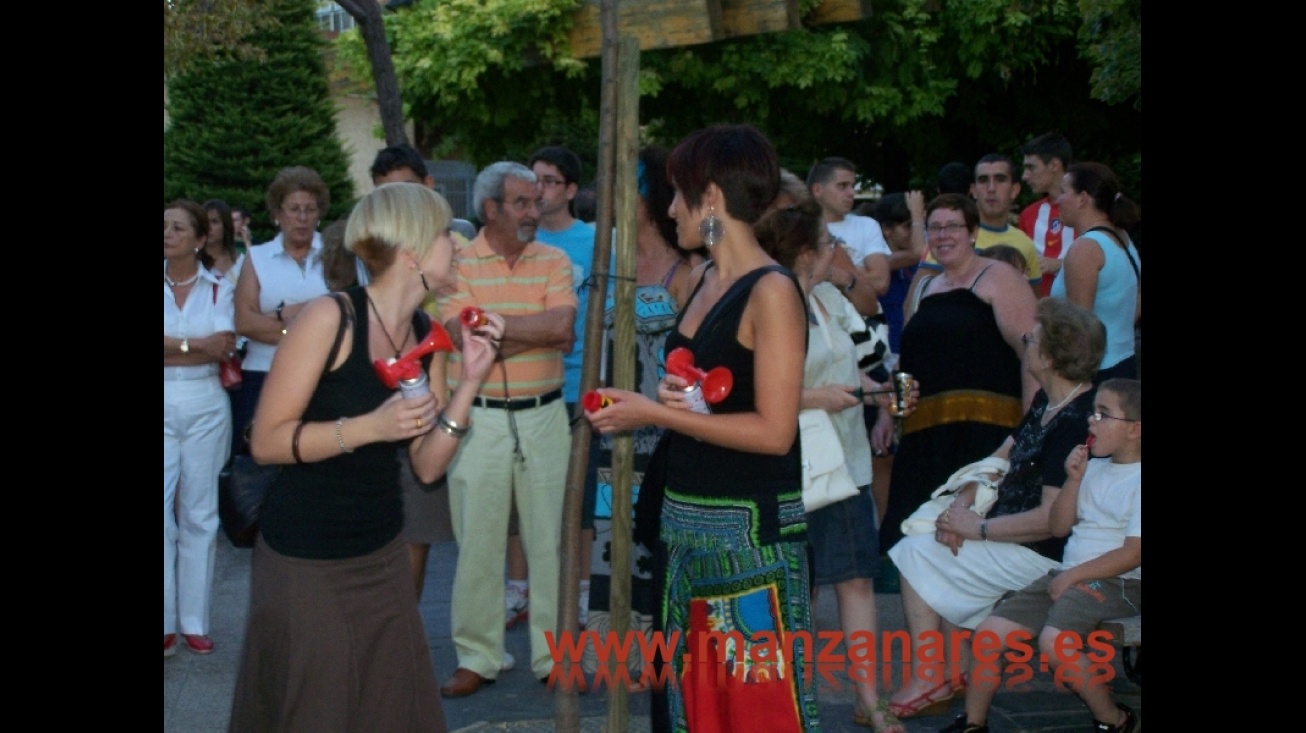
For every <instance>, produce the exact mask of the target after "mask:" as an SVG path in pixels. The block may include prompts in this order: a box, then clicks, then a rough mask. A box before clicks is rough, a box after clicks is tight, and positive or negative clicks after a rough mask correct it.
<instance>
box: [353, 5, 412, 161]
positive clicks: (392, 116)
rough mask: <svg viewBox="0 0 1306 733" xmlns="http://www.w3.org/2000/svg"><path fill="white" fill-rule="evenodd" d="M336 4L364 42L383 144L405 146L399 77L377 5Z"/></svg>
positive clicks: (402, 104)
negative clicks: (356, 26)
mask: <svg viewBox="0 0 1306 733" xmlns="http://www.w3.org/2000/svg"><path fill="white" fill-rule="evenodd" d="M336 4H337V5H339V6H340V7H342V8H344V9H345V12H346V13H349V14H350V15H351V16H353V18H354V20H355V21H356V22H357V23H358V31H359V33H361V34H362V35H363V42H364V43H365V44H367V59H368V61H369V62H371V64H372V80H373V82H374V83H375V84H376V105H377V107H378V108H379V109H380V111H381V128H382V129H383V130H384V131H385V144H386V145H408V144H409V142H408V131H407V130H406V129H404V100H403V97H402V96H401V95H400V94H399V78H398V77H396V76H395V65H394V61H393V60H392V59H391V58H390V41H389V39H387V38H386V35H385V21H384V20H383V19H382V18H381V5H380V3H378V2H376V0H336Z"/></svg>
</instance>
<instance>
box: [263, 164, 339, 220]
mask: <svg viewBox="0 0 1306 733" xmlns="http://www.w3.org/2000/svg"><path fill="white" fill-rule="evenodd" d="M296 191H307V192H308V193H310V194H312V195H313V198H315V199H317V208H318V215H319V216H326V211H327V209H329V208H331V191H329V190H328V189H327V185H326V182H325V181H323V180H322V176H319V175H318V174H317V171H315V170H313V169H312V168H307V167H305V166H302V165H292V166H290V167H289V168H282V169H281V170H280V171H278V172H277V177H276V178H274V179H272V183H271V185H269V186H268V195H267V205H268V213H269V214H271V215H272V216H273V218H276V216H277V213H278V212H279V210H280V209H281V204H282V203H284V202H285V200H286V197H287V196H289V195H290V194H292V193H295V192H296Z"/></svg>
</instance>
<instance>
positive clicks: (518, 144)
mask: <svg viewBox="0 0 1306 733" xmlns="http://www.w3.org/2000/svg"><path fill="white" fill-rule="evenodd" d="M632 1H634V0H632ZM1083 1H1084V2H1099V3H1102V4H1118V3H1122V2H1130V1H1131V0H1083ZM1134 1H1135V2H1136V0H1134ZM817 4H818V3H817V2H813V1H812V0H805V1H804V2H803V3H801V4H800V9H801V11H802V12H803V13H804V14H805V17H808V14H810V12H811V10H812V8H813V7H815V6H816V5H817ZM573 6H574V3H573V1H572V0H451V1H450V0H418V2H417V4H416V5H415V7H414V8H413V9H412V10H411V11H407V12H401V13H397V14H394V15H393V16H392V17H389V18H387V24H388V28H389V31H390V33H391V39H392V47H393V49H394V53H395V56H396V64H395V66H396V69H397V71H398V73H399V77H400V80H401V82H402V84H403V88H404V96H405V100H406V104H407V106H408V109H409V113H410V115H411V116H412V118H413V119H414V120H416V121H418V122H419V123H421V124H427V123H429V124H430V125H432V126H433V127H434V128H435V129H436V130H437V131H438V133H439V134H440V137H441V141H442V152H444V151H448V150H451V149H455V148H456V149H458V150H460V151H461V152H462V154H463V155H464V156H466V157H470V158H471V159H472V160H473V161H474V162H475V163H476V164H478V165H483V164H485V163H488V162H490V161H491V160H496V159H499V158H503V157H518V158H520V157H524V155H523V154H521V153H518V152H517V151H522V150H525V151H529V150H530V149H531V148H533V147H534V146H535V145H537V144H539V143H540V142H541V141H542V140H545V139H549V140H550V141H554V142H560V141H561V140H560V138H565V137H567V136H568V134H570V133H574V132H581V131H588V129H589V124H588V122H589V121H590V120H596V119H597V108H598V103H599V96H600V88H599V61H598V60H597V59H588V60H585V61H583V62H582V61H577V60H574V59H571V58H569V56H568V55H567V46H566V31H567V29H568V25H569V23H570V14H571V9H572V7H573ZM1086 22H1087V21H1086V18H1085V16H1084V14H1083V12H1082V11H1081V10H1080V7H1079V5H1078V4H1077V3H1076V0H964V2H963V1H958V0H953V1H952V2H943V3H941V2H939V0H877V2H876V4H875V10H874V14H873V16H872V17H871V18H869V19H867V20H864V21H860V22H856V23H847V24H837V25H814V26H809V27H806V28H803V29H798V30H793V31H787V32H782V33H771V34H766V35H758V36H747V37H740V38H734V39H729V40H725V41H720V42H716V43H709V44H704V45H700V46H693V47H687V48H676V49H662V50H652V51H646V52H644V53H643V54H642V55H641V60H640V65H641V72H640V84H641V94H642V96H641V100H640V117H641V123H642V124H643V130H644V134H645V135H646V136H647V137H648V138H649V139H652V140H655V141H660V142H666V143H670V142H674V141H675V140H677V139H679V138H680V137H681V136H683V135H684V134H685V133H687V132H689V131H691V130H694V129H697V128H699V127H702V126H704V125H707V124H712V123H715V122H751V123H753V124H755V125H757V126H758V127H760V128H762V129H763V130H765V131H766V132H767V133H768V135H770V136H771V137H772V139H773V140H774V141H775V142H776V143H777V147H778V148H779V150H780V151H781V155H782V159H783V161H784V163H785V164H786V165H787V166H788V167H790V168H791V169H793V170H794V171H795V172H797V173H799V175H802V174H803V173H805V172H806V170H807V168H808V166H810V164H811V163H812V162H813V161H814V160H815V159H817V158H819V157H823V156H825V155H843V156H846V157H850V158H852V159H853V160H855V161H857V162H858V163H859V165H860V166H861V167H862V170H863V172H864V173H865V174H867V175H868V176H869V177H872V178H874V179H876V180H877V181H880V182H881V183H882V184H883V185H884V186H885V187H886V190H900V189H902V188H905V187H907V186H909V185H911V186H930V185H932V184H933V177H934V174H935V172H936V171H937V170H938V168H939V166H940V165H942V164H943V163H944V162H947V161H949V160H954V159H960V160H964V161H967V162H971V161H974V160H976V159H978V157H979V156H980V155H983V154H984V153H987V152H991V151H994V150H997V151H1002V152H1007V153H1009V154H1011V155H1013V156H1015V157H1016V158H1017V161H1019V147H1020V145H1021V144H1022V143H1023V142H1024V141H1026V140H1028V139H1029V138H1031V137H1034V136H1035V135H1037V134H1040V133H1043V132H1046V131H1048V130H1053V129H1058V130H1060V131H1062V132H1063V133H1064V134H1066V135H1067V136H1068V137H1070V139H1071V141H1072V142H1073V143H1074V144H1075V146H1076V151H1077V153H1079V152H1082V153H1083V155H1084V156H1085V157H1089V158H1094V159H1098V160H1102V161H1103V162H1107V163H1108V164H1109V165H1113V166H1114V167H1117V168H1118V169H1119V168H1120V167H1122V166H1121V164H1120V161H1121V160H1127V161H1132V162H1133V163H1134V168H1135V169H1136V168H1137V167H1138V166H1137V157H1138V150H1139V146H1140V143H1139V132H1138V130H1139V128H1140V124H1139V119H1140V115H1139V113H1138V111H1137V110H1119V109H1114V108H1112V107H1111V106H1110V105H1108V104H1107V103H1106V102H1105V101H1101V100H1095V99H1093V98H1092V97H1091V95H1090V83H1089V79H1090V74H1091V73H1092V72H1093V68H1092V67H1090V65H1089V63H1088V62H1086V60H1085V59H1084V58H1083V57H1082V56H1081V54H1080V50H1079V48H1078V47H1077V43H1078V41H1077V33H1078V32H1079V31H1080V29H1081V26H1083V25H1084V24H1085V23H1086ZM1137 32H1139V33H1141V25H1140V26H1137ZM341 43H342V46H343V49H342V53H341V56H342V57H343V58H345V59H347V60H348V61H349V63H351V64H354V65H356V66H357V68H359V69H362V70H363V72H364V73H362V74H357V76H359V77H360V78H364V77H365V76H366V67H365V66H363V65H362V64H364V63H365V61H366V59H365V57H364V55H363V47H362V43H361V41H360V40H358V39H357V38H356V37H352V38H349V37H342V41H341ZM1102 58H1105V57H1092V60H1093V63H1095V64H1099V69H1098V71H1099V72H1101V71H1102V68H1104V67H1101V66H1100V65H1101V64H1102V63H1104V62H1103V61H1102V60H1101V59H1102ZM568 122H573V123H575V122H579V123H581V124H575V125H572V126H571V127H570V128H568V127H567V125H566V123H568ZM596 140H597V135H592V136H590V137H588V138H585V139H581V140H578V141H576V142H575V143H573V144H572V145H571V147H573V148H574V149H577V150H592V149H593V148H594V146H595V141H596ZM564 144H566V143H564ZM1134 182H1135V183H1137V181H1134ZM1135 190H1136V189H1135Z"/></svg>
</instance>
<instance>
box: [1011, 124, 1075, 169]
mask: <svg viewBox="0 0 1306 733" xmlns="http://www.w3.org/2000/svg"><path fill="white" fill-rule="evenodd" d="M1020 152H1021V154H1022V155H1033V156H1037V157H1038V159H1039V160H1041V161H1043V163H1044V164H1047V163H1051V162H1052V160H1053V159H1056V160H1060V161H1061V165H1062V166H1063V167H1066V168H1069V167H1070V164H1071V163H1073V162H1074V160H1075V153H1074V151H1073V150H1071V148H1070V141H1069V140H1067V139H1066V138H1065V137H1064V136H1062V135H1058V134H1057V133H1055V132H1048V133H1044V134H1042V135H1039V136H1038V137H1036V138H1034V139H1033V140H1030V141H1029V142H1027V143H1025V146H1024V147H1023V148H1021V150H1020Z"/></svg>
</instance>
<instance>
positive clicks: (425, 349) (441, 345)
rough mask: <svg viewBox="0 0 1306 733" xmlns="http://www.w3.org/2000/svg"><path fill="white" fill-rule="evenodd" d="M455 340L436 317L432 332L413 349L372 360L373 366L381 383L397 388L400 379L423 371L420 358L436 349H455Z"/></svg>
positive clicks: (432, 321)
mask: <svg viewBox="0 0 1306 733" xmlns="http://www.w3.org/2000/svg"><path fill="white" fill-rule="evenodd" d="M453 350H454V347H453V341H452V340H450V338H449V332H448V331H445V330H444V326H441V325H440V324H439V323H437V322H436V321H435V320H434V319H432V320H431V332H430V333H428V334H426V338H425V339H422V342H421V343H419V344H418V345H417V346H415V347H413V350H412V351H410V352H408V353H407V354H404V355H403V356H401V357H399V358H398V359H392V360H389V361H382V360H380V359H377V360H376V361H373V362H372V367H373V368H374V369H376V375H377V376H378V377H380V378H381V383H382V384H384V385H385V386H386V387H387V388H389V389H397V388H398V387H399V380H401V379H412V378H413V377H416V376H417V375H418V374H421V372H422V365H421V363H420V361H419V360H420V359H421V358H422V357H423V356H426V355H427V354H431V353H434V352H436V351H453Z"/></svg>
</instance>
